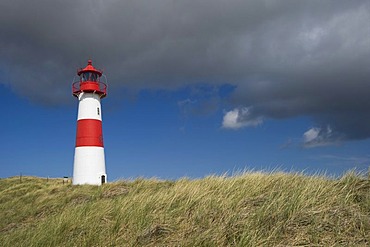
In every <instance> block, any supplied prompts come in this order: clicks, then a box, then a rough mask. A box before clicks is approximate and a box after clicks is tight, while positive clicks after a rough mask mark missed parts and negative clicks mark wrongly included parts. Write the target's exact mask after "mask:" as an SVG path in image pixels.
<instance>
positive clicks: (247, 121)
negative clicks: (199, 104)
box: [222, 107, 263, 129]
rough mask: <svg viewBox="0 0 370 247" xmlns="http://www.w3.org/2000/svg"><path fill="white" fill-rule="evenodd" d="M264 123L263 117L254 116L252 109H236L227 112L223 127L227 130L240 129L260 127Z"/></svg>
mask: <svg viewBox="0 0 370 247" xmlns="http://www.w3.org/2000/svg"><path fill="white" fill-rule="evenodd" d="M262 122H263V119H262V117H261V116H253V115H252V109H251V107H240V108H235V109H234V110H232V111H228V112H226V114H225V115H224V119H223V122H222V127H223V128H226V129H240V128H243V127H252V126H257V125H260V124H261V123H262Z"/></svg>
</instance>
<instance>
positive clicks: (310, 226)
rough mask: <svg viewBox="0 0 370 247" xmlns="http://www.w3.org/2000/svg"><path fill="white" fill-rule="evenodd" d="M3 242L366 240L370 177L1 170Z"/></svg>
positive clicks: (279, 242)
mask: <svg viewBox="0 0 370 247" xmlns="http://www.w3.org/2000/svg"><path fill="white" fill-rule="evenodd" d="M0 216H1V220H0V245H1V246H369V245H370V183H369V180H368V178H365V177H363V176H360V175H356V174H354V173H349V174H347V175H345V176H343V177H341V178H338V179H329V178H327V177H324V176H305V175H302V174H289V173H279V172H275V173H271V174H267V173H259V172H253V173H245V174H241V175H237V176H231V177H227V176H221V177H217V176H210V177H206V178H203V179H186V178H184V179H179V180H176V181H162V180H158V179H136V180H134V181H117V182H113V183H109V184H105V185H104V186H101V187H96V186H87V185H86V186H72V185H70V184H68V185H66V184H63V183H62V179H49V180H48V181H47V180H46V179H42V178H35V177H24V178H23V179H22V182H20V180H19V178H16V177H13V178H7V179H1V180H0Z"/></svg>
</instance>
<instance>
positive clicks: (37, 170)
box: [0, 0, 370, 181]
mask: <svg viewBox="0 0 370 247" xmlns="http://www.w3.org/2000/svg"><path fill="white" fill-rule="evenodd" d="M20 4H21V6H22V8H20V7H19V6H20ZM0 6H1V8H2V9H3V10H4V11H3V12H4V13H3V15H2V16H1V17H0V24H1V25H0V72H1V73H0V89H1V92H2V104H1V105H0V110H1V113H2V121H1V122H0V128H1V133H2V142H1V144H0V145H1V147H0V150H1V151H0V177H9V176H17V175H19V174H20V173H22V174H24V175H34V176H42V177H47V176H49V177H62V176H72V168H73V155H74V144H75V134H76V133H75V131H76V118H77V100H76V99H75V98H74V97H73V96H72V95H71V82H72V80H73V77H74V76H75V74H76V69H77V68H79V67H85V66H86V64H87V59H89V58H91V59H92V60H93V65H94V66H95V67H96V68H99V69H103V70H104V73H105V75H106V76H107V78H108V85H109V89H108V97H106V98H104V99H103V100H102V111H103V133H104V144H105V152H106V164H107V173H108V179H109V180H111V181H112V180H116V179H120V178H135V177H159V178H165V179H166V178H169V179H176V178H180V177H185V176H187V177H194V178H195V177H204V176H207V175H210V174H219V175H220V174H224V173H229V174H232V173H234V172H240V171H243V170H258V171H259V170H267V171H269V170H274V169H278V170H283V171H298V172H302V171H303V172H306V173H308V174H314V173H323V172H326V174H328V175H333V176H337V175H341V174H342V173H343V172H346V171H348V170H351V169H356V170H358V171H366V170H367V169H368V167H369V164H370V154H369V147H370V145H369V144H370V100H369V99H370V98H369V97H368V94H369V92H370V31H369V28H368V25H366V24H367V23H369V22H370V14H369V13H370V3H369V2H368V1H351V2H347V1H325V2H322V1H245V2H241V1H222V0H219V1H214V0H213V1H208V0H204V1H192V2H188V1H177V2H173V1H169V0H159V1H155V2H150V3H148V2H147V1H118V2H117V1H104V3H103V2H101V1H98V0H96V1H78V2H76V1H69V0H65V1H54V2H53V3H49V2H46V3H45V2H43V1H39V0H36V1H32V2H28V1H8V2H3V3H1V5H0ZM55 9H58V11H55ZM51 10H54V11H51ZM15 12H17V15H14V13H15ZM82 12H83V13H84V18H81V14H80V13H82Z"/></svg>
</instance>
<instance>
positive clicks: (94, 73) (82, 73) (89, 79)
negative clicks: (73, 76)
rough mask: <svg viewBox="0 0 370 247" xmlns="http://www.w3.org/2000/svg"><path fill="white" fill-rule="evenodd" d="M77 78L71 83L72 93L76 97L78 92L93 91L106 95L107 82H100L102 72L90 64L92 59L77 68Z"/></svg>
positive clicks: (102, 95) (102, 96) (101, 95)
mask: <svg viewBox="0 0 370 247" xmlns="http://www.w3.org/2000/svg"><path fill="white" fill-rule="evenodd" d="M77 75H78V76H79V80H78V81H75V82H74V83H73V85H72V94H73V96H75V97H78V96H79V95H80V93H82V92H85V93H95V94H98V95H99V96H100V98H104V97H105V96H107V84H106V83H104V82H101V81H100V79H101V76H102V75H103V72H102V71H101V70H98V69H96V68H95V67H94V66H93V65H92V60H91V59H89V60H88V61H87V66H86V67H85V68H83V69H82V68H81V69H78V70H77Z"/></svg>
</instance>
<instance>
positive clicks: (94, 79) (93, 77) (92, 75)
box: [91, 73, 96, 81]
mask: <svg viewBox="0 0 370 247" xmlns="http://www.w3.org/2000/svg"><path fill="white" fill-rule="evenodd" d="M91 80H92V81H96V74H94V73H91Z"/></svg>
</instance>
